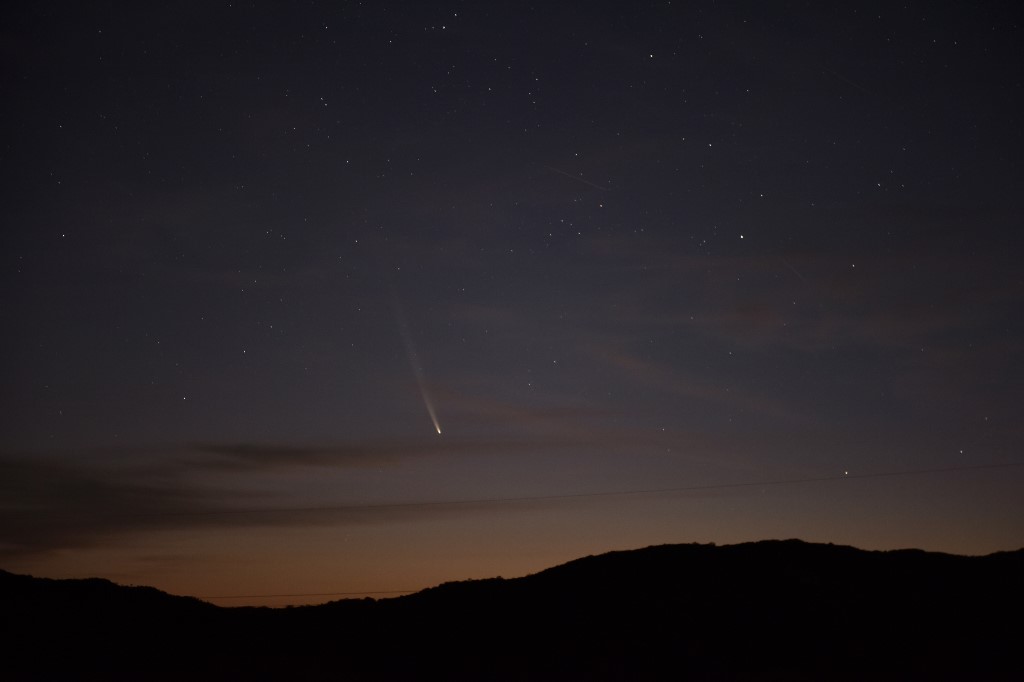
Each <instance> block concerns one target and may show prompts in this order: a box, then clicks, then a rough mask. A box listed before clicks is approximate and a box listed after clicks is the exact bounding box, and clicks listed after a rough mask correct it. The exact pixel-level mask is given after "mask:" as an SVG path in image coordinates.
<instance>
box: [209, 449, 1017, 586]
mask: <svg viewBox="0 0 1024 682" xmlns="http://www.w3.org/2000/svg"><path fill="white" fill-rule="evenodd" d="M1021 466H1024V462H1003V463H998V464H974V465H970V466H957V467H943V468H933V469H907V470H903V471H883V472H875V473H866V474H849V473H843V474H842V475H835V476H815V477H808V478H787V479H776V480H771V481H747V482H742V483H712V484H704V485H691V486H675V487H671V488H649V489H644V490H617V491H599V492H589V493H568V494H558V495H530V496H519V497H492V498H476V499H464V500H434V501H424V502H397V503H388V504H362V505H359V504H352V505H339V506H331V507H301V508H298V507H296V508H277V509H259V510H250V511H279V512H284V511H342V510H347V509H389V508H409V507H430V506H441V505H459V504H502V503H515V502H533V501H544V500H571V499H583V498H596V497H613V496H628V495H653V494H659V493H675V492H692V491H701V490H721V489H727V488H749V487H759V486H777V485H792V484H800V483H825V482H830V481H848V480H867V479H877V478H892V477H897V476H920V475H927V474H942V473H956V472H964V471H983V470H991V469H1005V468H1011V467H1021ZM211 513H219V512H211ZM228 513H243V510H232V511H231V512H228ZM418 591H419V590H371V591H365V592H310V593H296V594H232V595H219V596H210V597H199V599H271V598H284V597H289V598H295V597H356V596H369V595H375V594H412V593H414V592H418Z"/></svg>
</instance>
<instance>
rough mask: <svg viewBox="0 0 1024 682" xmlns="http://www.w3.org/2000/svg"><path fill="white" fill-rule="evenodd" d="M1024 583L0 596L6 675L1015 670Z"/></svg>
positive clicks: (796, 552)
mask: <svg viewBox="0 0 1024 682" xmlns="http://www.w3.org/2000/svg"><path fill="white" fill-rule="evenodd" d="M1022 576H1024V549H1020V550H1016V551H1010V552H997V553H994V554H989V555H986V556H959V555H952V554H943V553H937V552H925V551H922V550H890V551H867V550H861V549H856V548H854V547H849V546H844V545H832V544H813V543H806V542H803V541H799V540H766V541H761V542H754V543H743V544H737V545H722V546H716V545H707V544H703V545H702V544H675V545H655V546H650V547H646V548H643V549H636V550H624V551H616V552H608V553H605V554H599V555H595V556H587V557H582V558H579V559H576V560H573V561H569V562H567V563H564V564H560V565H558V566H554V567H551V568H548V569H545V570H543V571H540V572H538V573H534V574H531V575H528V576H524V577H520V578H509V579H505V578H489V579H484V580H467V581H456V582H447V583H442V584H440V585H437V586H435V587H431V588H428V589H425V590H422V591H420V592H417V593H414V594H410V595H405V596H401V597H393V598H387V599H380V600H374V599H369V598H364V599H343V600H337V601H332V602H328V603H325V604H320V605H316V606H301V607H295V608H288V609H269V608H265V607H233V608H225V607H218V606H214V605H212V604H208V603H206V602H202V601H200V600H198V599H195V598H192V597H178V596H174V595H168V594H166V593H163V592H160V591H159V590H156V589H154V588H149V587H124V586H118V585H116V584H114V583H111V582H110V581H106V580H102V579H95V578H94V579H87V580H70V581H64V580H49V579H45V578H32V577H29V576H18V575H15V574H11V573H7V572H5V571H0V599H2V603H3V604H4V605H5V608H4V616H3V620H4V631H5V632H6V633H7V634H5V635H4V640H5V641H6V642H7V643H8V645H9V647H8V648H9V650H10V651H11V655H9V656H8V659H9V661H8V662H7V665H6V667H5V668H6V669H7V670H9V671H11V672H12V674H13V676H11V677H8V679H53V678H54V677H56V676H65V677H80V678H81V677H102V678H105V679H181V678H182V677H188V678H190V679H214V678H217V679H236V678H242V677H244V678H246V679H280V678H288V679H324V678H328V677H330V678H338V677H340V678H342V679H666V678H672V679H699V680H704V679H716V680H721V679H796V680H801V679H901V680H905V679H922V680H923V679H929V680H935V679H976V680H977V679H991V680H997V679H998V680H1002V679H1006V680H1010V679H1024V664H1022V661H1021V658H1022V657H1021V655H1020V651H1021V650H1020V643H1021V642H1022V641H1024V627H1022V625H1021V613H1022V607H1024V586H1022V583H1024V580H1022ZM56 653H60V654H61V655H59V656H57V655H55V654H56ZM5 676H6V675H5Z"/></svg>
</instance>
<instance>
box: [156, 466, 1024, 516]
mask: <svg viewBox="0 0 1024 682" xmlns="http://www.w3.org/2000/svg"><path fill="white" fill-rule="evenodd" d="M1021 466H1024V462H1003V463H998V464H974V465H969V466H955V467H943V468H934V469H906V470H903V471H882V472H876V473H866V474H850V473H847V472H844V473H842V474H838V475H832V476H812V477H807V478H784V479H774V480H768V481H743V482H732V483H706V484H699V485H687V486H672V487H667V488H644V489H633V490H602V491H593V492H582V493H555V494H550V495H519V496H509V497H478V498H463V499H455V500H421V501H417V502H369V503H365V504H340V505H324V506H316V507H255V508H250V509H211V510H202V511H187V512H152V513H151V514H149V513H143V514H144V515H147V516H149V515H154V516H221V515H232V514H274V513H288V512H332V511H352V510H383V509H410V508H413V509H414V508H430V507H444V506H460V505H474V504H475V505H484V504H514V503H517V502H546V501H557V500H578V499H588V498H600V497H628V496H630V495H658V494H665V493H683V492H698V491H705V490H725V489H729V488H757V487H764V486H779V485H794V484H800V483H827V482H834V481H851V480H868V479H878V478H893V477H897V476H922V475H927V474H943V473H958V472H965V471H982V470H988V469H1006V468H1010V467H1021Z"/></svg>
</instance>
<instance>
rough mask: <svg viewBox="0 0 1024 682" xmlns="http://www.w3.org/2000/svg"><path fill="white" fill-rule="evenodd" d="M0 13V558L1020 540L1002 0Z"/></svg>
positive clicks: (48, 560) (229, 569)
mask: <svg viewBox="0 0 1024 682" xmlns="http://www.w3.org/2000/svg"><path fill="white" fill-rule="evenodd" d="M22 4H23V5H28V7H22V8H21V9H19V10H17V12H16V13H15V14H13V15H10V14H9V15H8V16H7V18H6V19H5V21H4V22H2V26H3V27H2V28H0V43H2V45H3V60H4V64H5V66H4V68H3V69H2V76H0V78H2V86H3V88H2V89H3V92H4V96H3V99H4V104H3V106H2V108H0V111H2V116H3V129H4V133H5V134H4V136H3V137H4V142H3V162H2V164H0V168H2V173H3V187H4V202H3V213H2V215H3V229H2V233H0V278H2V286H0V311H2V313H3V329H4V333H3V336H2V338H3V342H2V343H3V346H2V348H3V352H2V354H0V362H2V376H3V381H2V399H3V405H4V409H3V411H2V418H0V419H2V421H0V425H2V426H0V567H2V568H5V569H6V570H10V571H15V572H21V573H32V574H34V575H39V576H46V577H87V576H100V577H105V578H109V579H112V580H116V581H118V582H125V583H135V584H149V585H154V586H156V587H159V588H161V589H164V590H168V591H171V592H175V593H179V594H192V595H197V596H202V597H218V598H219V597H237V596H238V595H254V596H252V597H251V598H247V599H242V598H235V599H213V601H215V602H216V603H220V604H232V605H236V604H248V603H253V604H281V603H302V602H316V601H324V600H326V599H332V598H337V597H338V596H340V595H341V594H342V593H353V594H357V593H371V592H372V593H386V592H391V591H400V590H414V589H419V588H423V587H427V586H429V585H433V584H437V583H439V582H443V581H446V580H462V579H467V578H479V577H490V576H496V575H503V576H505V577H512V576H516V575H522V574H525V573H528V572H533V571H536V570H540V569H542V568H545V567H548V566H551V565H554V564H557V563H560V562H563V561H566V560H569V559H573V558H576V557H579V556H583V555H586V554H592V553H598V552H603V551H607V550H611V549H628V548H634V547H642V546H645V545H649V544H656V543H675V542H716V543H719V544H726V543H733V542H741V541H748V540H759V539H764V538H789V537H798V538H802V539H805V540H809V541H819V542H835V543H842V544H853V545H857V546H859V547H863V548H866V549H889V548H896V547H918V548H923V549H928V550H939V551H947V552H956V553H965V554H984V553H988V552H993V551H998V550H1009V549H1016V548H1018V547H1021V546H1022V545H1024V494H1022V491H1024V466H1021V463H1022V462H1024V456H1022V453H1021V448H1022V444H1024V418H1022V406H1024V315H1022V313H1024V268H1022V267H1021V254H1022V251H1024V237H1022V232H1021V229H1022V225H1024V144H1022V143H1024V139H1022V125H1021V118H1022V109H1024V107H1022V104H1024V86H1022V82H1024V30H1022V22H1021V19H1022V12H1021V10H1020V9H1019V8H1018V7H1017V5H1016V3H1012V2H1005V3H995V2H992V3H990V2H955V3H954V2H948V3H941V2H916V1H915V2H909V3H899V4H896V3H890V2H862V3H820V2H753V1H751V2H726V1H721V0H720V1H718V2H714V1H712V0H701V1H694V2H681V1H676V2H622V3H606V2H578V3H558V2H554V3H548V2H536V3H527V2H514V1H513V2H501V3H498V2H450V3H449V2H430V3H413V2H408V3H395V2H363V3H356V2H321V3H313V2H301V3H300V2H294V3H271V2H256V3H250V2H223V1H221V2H206V1H203V2H198V1H197V2H176V3H159V4H155V3H110V2H98V3H22ZM157 5H159V6H157ZM280 594H288V595H301V596H297V597H268V596H263V595H280Z"/></svg>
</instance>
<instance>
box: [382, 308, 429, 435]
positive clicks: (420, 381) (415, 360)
mask: <svg viewBox="0 0 1024 682" xmlns="http://www.w3.org/2000/svg"><path fill="white" fill-rule="evenodd" d="M393 301H394V304H395V319H396V320H397V321H398V331H399V333H401V335H402V341H404V342H405V354H406V356H408V358H409V365H410V366H411V367H412V373H413V376H415V377H416V385H417V386H418V387H419V389H420V396H422V397H423V405H424V407H426V408H427V414H428V415H430V421H431V422H432V423H433V424H434V430H435V431H437V435H439V436H440V435H441V422H439V421H438V420H437V411H436V410H435V409H434V401H433V400H432V399H431V398H430V392H429V391H428V390H427V380H426V378H425V377H424V376H423V367H422V366H421V365H420V360H419V356H418V355H417V353H416V345H415V344H414V343H413V341H412V333H411V332H410V331H409V324H408V323H407V322H406V320H405V312H404V311H403V310H402V306H401V304H400V303H399V302H398V297H397V296H395V297H394V298H393Z"/></svg>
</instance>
